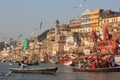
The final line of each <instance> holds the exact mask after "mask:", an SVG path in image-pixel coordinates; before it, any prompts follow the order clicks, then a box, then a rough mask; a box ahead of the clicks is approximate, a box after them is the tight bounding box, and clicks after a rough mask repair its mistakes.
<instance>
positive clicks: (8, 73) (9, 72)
mask: <svg viewBox="0 0 120 80" xmlns="http://www.w3.org/2000/svg"><path fill="white" fill-rule="evenodd" d="M11 73H12V71H8V72H7V73H6V74H5V75H4V76H9V75H10V74H11Z"/></svg>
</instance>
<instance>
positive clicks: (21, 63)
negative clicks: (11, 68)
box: [20, 61, 27, 69]
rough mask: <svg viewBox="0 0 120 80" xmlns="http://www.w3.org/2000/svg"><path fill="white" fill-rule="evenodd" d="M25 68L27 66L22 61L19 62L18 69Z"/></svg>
mask: <svg viewBox="0 0 120 80" xmlns="http://www.w3.org/2000/svg"><path fill="white" fill-rule="evenodd" d="M26 66H27V65H26V64H24V61H21V62H20V67H21V69H22V68H24V67H26Z"/></svg>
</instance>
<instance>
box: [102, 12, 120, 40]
mask: <svg viewBox="0 0 120 80" xmlns="http://www.w3.org/2000/svg"><path fill="white" fill-rule="evenodd" d="M100 26H101V28H104V26H106V27H107V29H108V30H109V33H110V34H112V36H113V38H114V39H116V38H120V35H119V34H120V12H114V11H111V10H105V11H103V15H102V19H101V20H100Z"/></svg>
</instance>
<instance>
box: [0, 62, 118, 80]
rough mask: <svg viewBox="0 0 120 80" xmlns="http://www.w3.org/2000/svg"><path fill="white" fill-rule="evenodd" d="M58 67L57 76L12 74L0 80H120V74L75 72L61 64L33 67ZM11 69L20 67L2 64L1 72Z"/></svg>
mask: <svg viewBox="0 0 120 80" xmlns="http://www.w3.org/2000/svg"><path fill="white" fill-rule="evenodd" d="M52 66H58V71H57V72H56V74H53V75H49V74H21V73H11V74H10V75H9V76H2V75H0V80H120V72H73V71H72V69H71V66H63V65H60V64H55V65H53V64H46V63H40V65H39V66H32V67H52ZM10 67H18V65H17V64H16V63H14V64H12V65H9V64H8V63H6V62H4V63H1V62H0V72H1V73H4V72H8V70H9V68H10Z"/></svg>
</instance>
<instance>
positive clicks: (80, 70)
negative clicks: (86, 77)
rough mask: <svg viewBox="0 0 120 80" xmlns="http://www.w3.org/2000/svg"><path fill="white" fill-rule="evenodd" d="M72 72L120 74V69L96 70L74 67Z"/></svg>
mask: <svg viewBox="0 0 120 80" xmlns="http://www.w3.org/2000/svg"><path fill="white" fill-rule="evenodd" d="M72 70H73V71H75V72H120V67H112V68H95V69H92V68H79V67H73V68H72Z"/></svg>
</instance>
